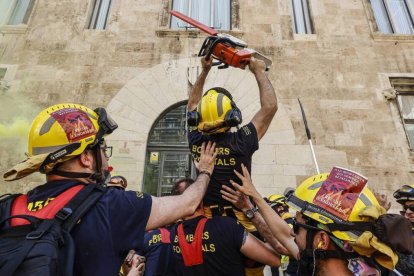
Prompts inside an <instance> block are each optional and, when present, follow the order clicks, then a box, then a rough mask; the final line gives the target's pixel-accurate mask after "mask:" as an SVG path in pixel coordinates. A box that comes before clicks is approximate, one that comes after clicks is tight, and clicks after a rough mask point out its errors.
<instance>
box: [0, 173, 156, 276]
mask: <svg viewBox="0 0 414 276" xmlns="http://www.w3.org/2000/svg"><path fill="white" fill-rule="evenodd" d="M77 185H79V182H78V181H73V180H60V181H53V182H48V183H46V184H44V185H41V186H38V187H36V188H35V189H33V190H32V191H30V192H28V193H27V203H28V204H27V207H28V209H29V210H30V211H33V212H30V213H33V215H34V216H36V212H34V211H37V210H42V209H43V208H45V209H46V208H47V206H48V205H49V204H51V202H53V201H54V200H56V198H57V197H58V196H59V195H60V194H62V193H63V192H64V191H67V190H68V189H70V188H72V187H74V186H77ZM151 204H152V201H151V196H149V195H147V194H143V193H141V192H133V191H128V192H125V191H123V190H118V189H109V190H107V191H106V192H105V194H104V195H103V196H102V197H101V198H100V199H99V200H98V201H97V202H96V204H95V205H94V206H93V207H92V208H91V209H90V210H89V211H88V212H87V213H86V214H85V215H84V216H83V217H82V219H81V220H80V222H79V223H78V225H76V226H75V227H74V229H73V230H72V232H71V235H72V237H73V239H74V241H75V245H76V253H75V267H74V275H88V276H89V275H108V276H109V275H110V276H112V275H118V272H119V268H120V267H121V264H122V262H123V261H124V258H125V257H126V255H127V253H128V251H129V250H130V249H131V248H133V249H136V250H139V249H141V248H143V246H144V234H145V228H146V225H147V221H148V218H149V215H150V211H151ZM4 211H5V210H0V212H4Z"/></svg>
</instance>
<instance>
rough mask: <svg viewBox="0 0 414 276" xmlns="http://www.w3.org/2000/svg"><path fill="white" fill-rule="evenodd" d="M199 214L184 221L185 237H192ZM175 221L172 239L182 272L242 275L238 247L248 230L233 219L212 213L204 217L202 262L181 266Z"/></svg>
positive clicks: (189, 239) (187, 274) (201, 274)
mask: <svg viewBox="0 0 414 276" xmlns="http://www.w3.org/2000/svg"><path fill="white" fill-rule="evenodd" d="M201 218H202V216H200V217H197V218H194V219H190V220H186V221H184V222H182V223H183V225H184V233H185V235H186V239H187V241H192V240H193V237H194V236H193V235H194V232H195V229H196V227H197V223H198V221H199V220H200V219H201ZM177 227H178V224H176V225H175V227H174V228H173V229H172V230H171V236H170V237H171V243H172V245H173V252H174V256H175V258H176V260H177V269H178V270H179V271H180V272H181V273H182V275H184V276H192V275H194V276H204V275H205V276H210V275H223V276H224V275H226V276H239V275H244V266H243V255H242V254H241V253H240V248H241V246H242V245H243V240H244V239H245V235H246V234H247V233H246V232H245V230H244V228H243V226H241V225H240V224H239V223H238V222H237V221H236V220H235V219H232V218H229V217H220V216H217V217H213V218H212V219H209V220H207V222H206V224H205V226H204V231H203V238H202V242H203V243H202V250H203V264H200V265H194V266H189V267H186V266H184V261H183V257H182V255H181V248H180V246H179V243H178V236H177Z"/></svg>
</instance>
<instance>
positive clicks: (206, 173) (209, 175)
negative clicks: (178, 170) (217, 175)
mask: <svg viewBox="0 0 414 276" xmlns="http://www.w3.org/2000/svg"><path fill="white" fill-rule="evenodd" d="M201 174H205V175H207V176H208V177H209V178H211V173H210V172H208V171H201V172H200V173H199V174H198V175H201Z"/></svg>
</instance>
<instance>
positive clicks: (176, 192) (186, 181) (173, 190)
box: [171, 177, 194, 195]
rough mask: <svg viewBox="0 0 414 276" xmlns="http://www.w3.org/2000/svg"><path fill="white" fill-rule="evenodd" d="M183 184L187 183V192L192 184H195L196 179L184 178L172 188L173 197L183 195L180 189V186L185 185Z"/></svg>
mask: <svg viewBox="0 0 414 276" xmlns="http://www.w3.org/2000/svg"><path fill="white" fill-rule="evenodd" d="M183 182H185V188H184V190H186V189H187V188H188V187H189V186H190V185H191V184H193V183H194V179H192V178H189V177H188V178H182V179H179V180H177V181H176V182H175V183H174V184H173V186H172V188H171V195H181V194H182V192H181V191H180V189H179V187H180V184H181V183H183Z"/></svg>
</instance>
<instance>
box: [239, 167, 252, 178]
mask: <svg viewBox="0 0 414 276" xmlns="http://www.w3.org/2000/svg"><path fill="white" fill-rule="evenodd" d="M241 167H242V171H243V176H244V177H246V178H250V173H249V170H248V169H247V167H246V166H245V165H244V164H243V163H242V164H241Z"/></svg>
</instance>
